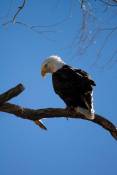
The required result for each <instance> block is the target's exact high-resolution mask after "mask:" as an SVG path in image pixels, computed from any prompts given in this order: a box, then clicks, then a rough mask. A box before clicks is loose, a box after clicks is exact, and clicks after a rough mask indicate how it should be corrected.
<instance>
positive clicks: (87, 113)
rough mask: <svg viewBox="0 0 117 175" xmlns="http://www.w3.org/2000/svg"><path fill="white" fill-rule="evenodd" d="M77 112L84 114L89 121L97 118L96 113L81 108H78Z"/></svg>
mask: <svg viewBox="0 0 117 175" xmlns="http://www.w3.org/2000/svg"><path fill="white" fill-rule="evenodd" d="M75 111H76V112H78V113H81V114H83V115H84V116H85V117H86V118H87V119H89V120H94V118H95V114H94V111H91V112H89V111H88V110H87V109H84V108H81V107H76V108H75Z"/></svg>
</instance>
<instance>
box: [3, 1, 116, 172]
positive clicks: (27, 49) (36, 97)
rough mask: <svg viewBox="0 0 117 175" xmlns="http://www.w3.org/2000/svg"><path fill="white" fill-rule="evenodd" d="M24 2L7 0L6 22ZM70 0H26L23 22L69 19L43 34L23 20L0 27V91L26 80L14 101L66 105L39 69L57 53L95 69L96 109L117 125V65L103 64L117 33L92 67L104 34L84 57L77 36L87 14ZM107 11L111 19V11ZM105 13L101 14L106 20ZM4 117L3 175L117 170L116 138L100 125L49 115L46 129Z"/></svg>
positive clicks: (74, 63) (48, 22) (27, 104)
mask: <svg viewBox="0 0 117 175" xmlns="http://www.w3.org/2000/svg"><path fill="white" fill-rule="evenodd" d="M20 2H21V1H13V0H12V1H10V0H4V1H3V0H1V2H0V17H1V18H0V24H2V23H4V22H7V21H8V20H10V19H11V17H12V16H13V14H14V13H15V12H16V9H17V6H19V4H20ZM72 2H75V1H72ZM71 4H72V3H71V1H70V0H69V1H64V2H62V1H59V3H58V1H56V0H51V1H47V0H43V1H28V2H27V5H26V7H25V9H24V10H23V12H22V13H21V14H20V15H19V16H18V18H17V20H18V21H22V22H24V23H26V24H30V25H40V26H43V25H51V24H55V23H59V22H60V21H61V20H64V19H66V17H67V20H65V22H64V23H61V24H59V25H57V26H56V25H55V26H52V27H44V28H43V27H40V28H39V30H40V31H45V30H47V31H48V32H47V33H41V34H37V33H36V32H33V31H31V30H30V29H28V28H26V27H24V26H22V25H12V24H9V25H8V26H5V27H3V26H2V25H1V26H0V65H1V68H0V73H1V78H0V84H1V86H0V92H1V93H2V92H4V91H5V90H8V89H9V88H11V87H13V86H15V85H16V84H18V83H23V84H24V86H25V88H26V89H25V91H24V92H23V93H22V94H20V95H19V96H18V97H16V98H14V99H12V100H11V102H12V103H15V104H19V105H21V106H25V107H30V108H35V109H36V108H45V107H64V106H65V105H64V103H63V101H62V100H61V99H60V98H59V97H58V96H57V95H56V94H55V93H54V91H53V88H52V83H51V76H50V75H48V76H47V77H46V79H42V77H41V75H40V67H41V63H42V61H43V60H44V58H46V57H48V56H50V55H52V54H57V55H60V56H61V57H62V58H63V59H64V60H65V61H66V62H67V63H68V64H70V65H72V66H74V67H80V68H82V69H84V70H86V71H88V72H89V73H90V74H91V75H92V77H93V79H94V80H95V81H96V84H97V86H96V88H95V90H94V99H95V110H96V113H99V114H101V115H103V116H105V117H106V118H108V119H109V120H111V121H112V122H114V123H115V124H117V116H116V97H117V94H116V89H117V81H116V80H117V71H116V70H117V65H116V62H115V63H114V64H113V66H112V67H111V68H108V66H107V68H105V69H101V65H103V64H104V63H105V59H106V58H108V56H109V55H112V52H111V51H112V50H114V49H116V48H115V42H116V37H115V36H114V35H113V36H112V38H111V40H109V41H108V42H107V43H106V48H104V51H103V53H102V55H101V57H100V60H99V62H98V63H97V64H94V65H93V66H92V64H93V63H94V61H95V58H96V53H97V50H98V48H99V46H100V45H101V43H103V37H104V35H105V34H104V33H101V34H100V35H99V36H98V38H97V39H96V41H95V43H94V45H93V46H91V47H90V48H89V50H88V52H86V53H84V54H83V55H82V56H81V55H79V54H78V52H77V47H76V46H75V47H72V46H74V45H73V43H72V41H73V38H74V37H75V36H76V34H77V35H78V30H79V27H80V24H81V16H82V15H81V11H80V7H79V5H78V4H75V5H74V4H72V6H71ZM9 6H10V8H9ZM71 7H72V8H71ZM106 14H107V16H106V15H105V16H106V17H105V19H104V20H105V21H104V24H105V23H106V20H107V19H108V18H110V16H112V14H111V13H106ZM101 15H102V14H101V12H100V13H99V14H98V18H99V21H100V19H101V17H102V16H101ZM68 16H71V17H68ZM101 20H102V19H101ZM113 21H114V19H113ZM114 22H115V21H114ZM114 22H113V23H114ZM71 43H72V45H70V44H71ZM0 116H1V117H0V174H1V175H8V174H13V175H14V174H16V175H20V174H22V175H25V174H28V175H32V174H33V175H38V174H42V175H47V174H51V175H54V174H56V175H59V174H61V175H63V174H67V175H78V174H80V175H85V174H88V175H94V174H100V175H104V174H106V175H110V174H111V175H114V174H116V172H117V170H116V162H117V142H116V141H115V140H114V139H113V138H112V137H111V136H110V134H109V133H108V132H106V131H105V130H104V129H103V128H101V127H99V126H98V125H95V124H93V123H91V122H87V121H83V120H71V119H69V120H66V119H64V118H60V119H45V120H44V123H45V125H46V126H47V128H48V131H47V132H45V131H43V130H41V129H40V128H38V127H37V126H36V125H35V124H34V123H33V122H31V121H28V120H22V119H19V118H16V117H14V116H12V115H10V114H6V113H1V115H0Z"/></svg>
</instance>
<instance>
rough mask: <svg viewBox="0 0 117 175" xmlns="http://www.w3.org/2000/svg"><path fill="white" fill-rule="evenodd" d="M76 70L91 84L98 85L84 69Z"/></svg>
mask: <svg viewBox="0 0 117 175" xmlns="http://www.w3.org/2000/svg"><path fill="white" fill-rule="evenodd" d="M74 71H75V72H76V73H77V74H80V75H81V76H82V77H83V78H84V79H85V80H87V81H89V82H90V84H91V85H93V86H96V83H95V82H94V80H92V79H91V76H90V75H89V74H88V73H87V72H85V71H84V70H82V69H74Z"/></svg>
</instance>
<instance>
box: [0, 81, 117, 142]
mask: <svg viewBox="0 0 117 175" xmlns="http://www.w3.org/2000/svg"><path fill="white" fill-rule="evenodd" d="M19 89H20V90H19ZM23 90H24V87H23V85H21V84H19V85H17V86H16V87H15V88H12V89H10V90H9V91H7V92H6V93H4V94H2V95H0V102H1V101H2V103H1V104H0V111H1V112H6V113H10V114H14V115H15V116H17V117H20V118H23V119H28V120H32V121H34V122H35V123H36V124H37V125H39V126H40V127H41V128H43V129H46V127H45V126H44V125H43V124H42V123H41V122H40V120H41V119H43V118H54V117H55V118H60V117H67V118H74V119H84V120H88V121H91V122H94V123H96V124H98V125H100V126H102V127H103V128H105V129H106V130H107V131H109V132H110V134H111V135H112V136H113V137H114V138H115V139H116V140H117V128H116V126H115V125H114V124H113V123H112V122H110V121H109V120H107V119H106V118H104V117H102V116H100V115H98V114H95V119H94V120H89V119H87V118H86V117H84V116H83V115H82V114H81V113H76V112H75V111H69V110H67V109H61V108H45V109H29V108H24V107H21V106H18V105H15V104H11V103H6V101H7V100H9V99H11V98H13V97H15V96H16V95H19V93H21V92H22V91H23ZM8 92H10V93H8ZM8 94H9V95H8ZM6 96H7V98H6ZM8 96H9V98H8ZM1 97H2V98H1ZM1 99H2V100H1ZM3 99H4V100H3ZM3 101H4V103H3ZM38 122H39V123H38Z"/></svg>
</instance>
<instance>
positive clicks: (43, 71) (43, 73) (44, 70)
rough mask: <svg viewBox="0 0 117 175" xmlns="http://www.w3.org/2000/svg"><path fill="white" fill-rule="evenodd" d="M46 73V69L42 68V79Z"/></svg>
mask: <svg viewBox="0 0 117 175" xmlns="http://www.w3.org/2000/svg"><path fill="white" fill-rule="evenodd" d="M46 73H47V69H46V67H45V66H42V69H41V75H42V77H45V75H46Z"/></svg>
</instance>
